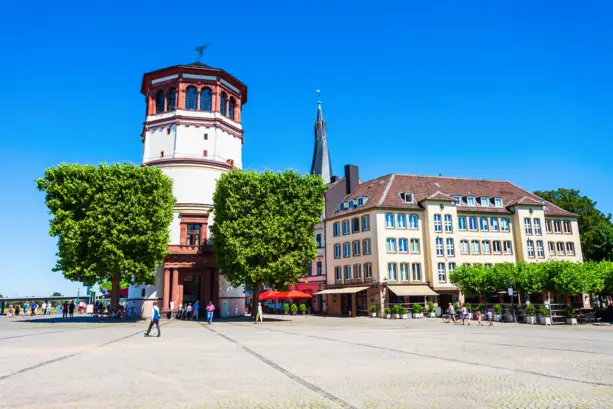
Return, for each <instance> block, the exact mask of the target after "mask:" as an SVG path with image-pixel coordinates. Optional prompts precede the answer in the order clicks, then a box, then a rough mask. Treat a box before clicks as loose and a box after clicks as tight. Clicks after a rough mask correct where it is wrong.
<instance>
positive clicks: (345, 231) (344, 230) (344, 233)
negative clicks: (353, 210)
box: [343, 219, 351, 236]
mask: <svg viewBox="0 0 613 409" xmlns="http://www.w3.org/2000/svg"><path fill="white" fill-rule="evenodd" d="M345 227H347V229H345ZM350 233H351V223H350V222H349V219H347V220H343V236H347V235H348V234H350Z"/></svg>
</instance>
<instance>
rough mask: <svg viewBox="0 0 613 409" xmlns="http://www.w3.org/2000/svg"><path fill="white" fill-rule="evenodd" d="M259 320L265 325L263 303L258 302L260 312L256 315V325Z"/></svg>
mask: <svg viewBox="0 0 613 409" xmlns="http://www.w3.org/2000/svg"><path fill="white" fill-rule="evenodd" d="M258 320H260V323H262V324H263V323H264V314H262V303H261V302H258V312H257V314H256V315H255V322H254V324H257V323H258Z"/></svg>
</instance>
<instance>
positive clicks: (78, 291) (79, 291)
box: [77, 288, 81, 305]
mask: <svg viewBox="0 0 613 409" xmlns="http://www.w3.org/2000/svg"><path fill="white" fill-rule="evenodd" d="M80 293H81V289H80V288H77V305H78V304H79V294H80Z"/></svg>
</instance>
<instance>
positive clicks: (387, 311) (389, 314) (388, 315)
mask: <svg viewBox="0 0 613 409" xmlns="http://www.w3.org/2000/svg"><path fill="white" fill-rule="evenodd" d="M385 318H386V319H388V320H389V319H390V318H392V309H391V308H390V307H386V308H385Z"/></svg>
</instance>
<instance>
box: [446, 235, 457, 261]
mask: <svg viewBox="0 0 613 409" xmlns="http://www.w3.org/2000/svg"><path fill="white" fill-rule="evenodd" d="M445 244H446V245H447V256H449V257H453V256H455V248H454V247H453V239H452V238H448V239H447V242H446V243H445Z"/></svg>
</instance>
